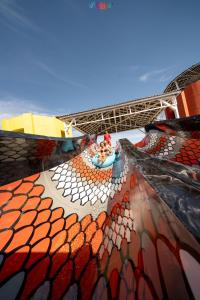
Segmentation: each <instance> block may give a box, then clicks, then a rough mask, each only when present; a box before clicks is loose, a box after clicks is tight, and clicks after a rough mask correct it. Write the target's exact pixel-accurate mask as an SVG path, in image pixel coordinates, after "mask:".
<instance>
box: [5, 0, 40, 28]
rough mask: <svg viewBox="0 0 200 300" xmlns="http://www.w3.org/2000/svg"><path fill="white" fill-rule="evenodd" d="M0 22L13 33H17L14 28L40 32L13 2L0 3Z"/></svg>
mask: <svg viewBox="0 0 200 300" xmlns="http://www.w3.org/2000/svg"><path fill="white" fill-rule="evenodd" d="M0 17H1V22H2V23H3V24H4V25H6V26H7V27H8V28H10V29H11V30H13V31H18V29H17V28H16V26H18V27H20V28H23V29H30V30H32V31H36V32H40V31H41V30H40V28H39V27H38V26H37V25H36V24H34V22H32V20H30V19H29V18H28V17H27V16H26V15H25V12H24V11H23V10H22V8H21V7H20V6H19V5H17V4H16V1H15V0H1V1H0Z"/></svg>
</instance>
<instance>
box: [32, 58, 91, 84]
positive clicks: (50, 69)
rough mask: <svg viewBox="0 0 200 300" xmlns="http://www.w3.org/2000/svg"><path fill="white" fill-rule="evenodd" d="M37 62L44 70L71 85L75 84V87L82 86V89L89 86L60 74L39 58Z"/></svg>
mask: <svg viewBox="0 0 200 300" xmlns="http://www.w3.org/2000/svg"><path fill="white" fill-rule="evenodd" d="M35 64H36V65H37V66H38V67H39V68H40V69H41V70H43V71H44V72H46V73H48V74H49V75H50V76H52V77H54V78H56V79H57V80H59V81H62V82H64V83H66V84H69V85H71V86H75V87H78V88H82V89H87V88H88V87H87V86H86V85H84V84H82V83H79V82H77V81H73V80H70V79H67V78H64V77H62V76H60V75H59V74H58V73H57V72H55V71H54V70H53V69H52V68H51V67H49V66H48V65H47V64H45V63H43V62H41V61H39V60H37V61H35Z"/></svg>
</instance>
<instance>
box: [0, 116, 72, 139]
mask: <svg viewBox="0 0 200 300" xmlns="http://www.w3.org/2000/svg"><path fill="white" fill-rule="evenodd" d="M2 130H8V131H15V132H22V133H30V134H38V135H45V136H50V137H72V126H70V125H69V126H66V125H65V123H64V122H62V121H60V120H59V119H57V118H56V117H50V116H41V115H34V114H32V113H25V114H22V115H20V116H17V117H13V118H9V119H3V120H2Z"/></svg>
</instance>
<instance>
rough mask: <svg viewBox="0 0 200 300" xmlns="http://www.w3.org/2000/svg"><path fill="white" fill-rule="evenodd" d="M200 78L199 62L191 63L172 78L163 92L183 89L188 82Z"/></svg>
mask: <svg viewBox="0 0 200 300" xmlns="http://www.w3.org/2000/svg"><path fill="white" fill-rule="evenodd" d="M199 79H200V62H199V63H197V64H195V65H192V66H191V67H190V68H188V69H186V70H185V71H183V72H182V73H181V74H179V75H178V76H177V77H176V78H174V79H173V80H172V81H171V82H170V83H169V84H168V86H167V87H166V89H165V90H164V93H170V92H173V91H177V90H181V89H184V88H185V87H186V86H187V85H189V84H190V83H193V82H195V81H197V80H199Z"/></svg>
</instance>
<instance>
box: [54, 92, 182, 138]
mask: <svg viewBox="0 0 200 300" xmlns="http://www.w3.org/2000/svg"><path fill="white" fill-rule="evenodd" d="M177 94H178V93H177V92H173V93H168V94H162V95H158V96H152V97H147V98H143V99H139V100H131V101H128V102H124V103H120V104H117V105H112V106H106V107H103V108H98V109H92V110H88V111H84V112H80V113H74V114H70V115H63V116H58V117H57V118H58V119H60V120H62V121H64V122H65V123H66V124H71V125H72V126H73V127H74V128H76V129H77V130H79V131H80V132H82V133H86V134H99V135H101V134H104V133H105V131H106V130H108V131H109V132H110V133H114V132H121V131H126V130H131V129H137V128H142V127H144V126H145V125H147V124H149V123H151V122H153V121H154V120H155V119H156V118H157V116H158V115H159V114H160V113H161V112H162V111H163V110H164V109H165V108H167V107H170V108H171V109H173V110H174V112H175V115H176V117H179V115H178V109H177V103H176V95H177Z"/></svg>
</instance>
